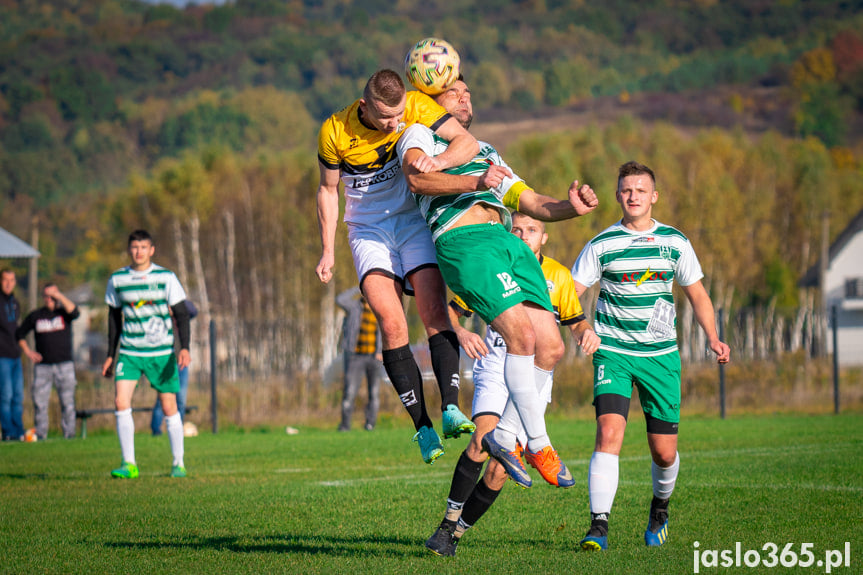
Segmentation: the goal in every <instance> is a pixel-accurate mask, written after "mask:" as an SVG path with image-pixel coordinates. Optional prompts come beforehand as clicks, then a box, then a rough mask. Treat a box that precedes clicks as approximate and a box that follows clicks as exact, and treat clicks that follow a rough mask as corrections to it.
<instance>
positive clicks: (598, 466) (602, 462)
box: [587, 451, 620, 514]
mask: <svg viewBox="0 0 863 575" xmlns="http://www.w3.org/2000/svg"><path fill="white" fill-rule="evenodd" d="M619 477H620V457H619V456H617V455H612V454H611V453H604V452H602V451H594V452H593V456H592V457H591V458H590V471H589V472H588V476H587V492H588V493H589V494H590V512H591V513H594V514H596V513H611V505H612V504H613V503H614V495H615V494H616V493H617V482H618V479H619Z"/></svg>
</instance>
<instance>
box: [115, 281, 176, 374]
mask: <svg viewBox="0 0 863 575" xmlns="http://www.w3.org/2000/svg"><path fill="white" fill-rule="evenodd" d="M185 299H186V292H185V291H184V290H183V286H181V285H180V281H179V280H178V279H177V276H175V275H174V272H172V271H170V270H167V269H165V268H163V267H161V266H158V265H156V264H150V267H149V268H147V269H146V270H144V271H134V270H133V269H132V268H131V267H129V266H127V267H125V268H122V269H119V270H117V271H115V272H114V273H113V274H111V278H110V279H109V280H108V288H107V290H106V291H105V303H107V304H108V305H109V306H111V307H114V308H121V309H122V310H123V331H122V333H121V334H120V353H125V354H127V355H135V356H141V357H159V356H163V355H169V354H171V353H172V352H173V351H174V324H173V321H171V312H170V308H171V306H174V305H177V304H178V303H180V302H181V301H183V300H185Z"/></svg>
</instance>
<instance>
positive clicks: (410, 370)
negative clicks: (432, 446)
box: [382, 345, 433, 430]
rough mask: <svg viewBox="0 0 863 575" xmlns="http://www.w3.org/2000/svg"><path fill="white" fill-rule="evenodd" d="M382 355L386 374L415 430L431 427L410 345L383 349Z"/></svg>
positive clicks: (421, 382)
mask: <svg viewBox="0 0 863 575" xmlns="http://www.w3.org/2000/svg"><path fill="white" fill-rule="evenodd" d="M382 355H383V358H384V369H386V371H387V376H389V378H390V381H391V382H392V383H393V387H394V388H395V390H396V393H398V394H399V399H401V401H402V405H404V406H405V409H407V410H408V414H409V415H410V416H411V419H412V420H413V422H414V427H415V428H416V429H417V430H419V428H420V427H432V426H433V424H432V421H431V419H430V418H429V416H428V413H427V412H426V405H425V397H424V396H423V378H422V374H421V373H420V368H419V367H418V366H417V362H416V360H414V355H413V353H411V348H410V346H407V345H404V346H402V347H397V348H395V349H385V350H384V351H383V354H382Z"/></svg>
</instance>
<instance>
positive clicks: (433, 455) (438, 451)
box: [413, 425, 443, 465]
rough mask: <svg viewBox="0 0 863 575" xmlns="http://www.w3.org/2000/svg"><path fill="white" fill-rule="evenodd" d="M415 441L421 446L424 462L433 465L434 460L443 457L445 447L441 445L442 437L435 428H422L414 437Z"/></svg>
mask: <svg viewBox="0 0 863 575" xmlns="http://www.w3.org/2000/svg"><path fill="white" fill-rule="evenodd" d="M413 440H414V441H416V442H417V443H419V444H420V452H421V453H422V456H423V461H425V462H426V463H428V464H429V465H431V464H432V463H434V460H435V459H437V458H438V457H440V456H441V455H443V445H441V443H440V437H439V436H438V434H437V431H435V430H434V429H433V428H431V427H429V426H427V425H425V426H423V427H420V429H419V431H417V432H416V434H415V435H414V437H413Z"/></svg>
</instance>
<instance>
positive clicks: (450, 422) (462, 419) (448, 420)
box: [429, 330, 476, 439]
mask: <svg viewBox="0 0 863 575" xmlns="http://www.w3.org/2000/svg"><path fill="white" fill-rule="evenodd" d="M429 354H430V355H431V364H432V370H433V371H434V374H435V379H436V380H437V384H438V389H440V399H441V402H440V403H441V406H442V408H443V436H444V438H445V439H448V438H454V437H459V436H460V435H462V434H463V433H473V432H474V430H475V429H476V425H474V423H473V421H471V420H470V419H469V418H468V417H467V416H466V415H465V414H464V413H462V412H461V410H460V409H459V403H458V393H459V380H460V378H459V361H458V355H459V347H458V337H456V335H455V332H453V331H452V330H446V331H442V332H439V333H436V334H434V335H433V336H431V337H429Z"/></svg>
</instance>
